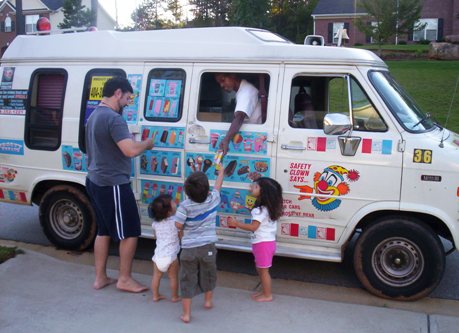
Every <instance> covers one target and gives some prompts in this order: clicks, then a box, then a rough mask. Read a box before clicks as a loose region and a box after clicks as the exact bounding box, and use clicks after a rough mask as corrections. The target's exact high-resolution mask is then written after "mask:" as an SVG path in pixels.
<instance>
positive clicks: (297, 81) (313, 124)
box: [288, 75, 387, 132]
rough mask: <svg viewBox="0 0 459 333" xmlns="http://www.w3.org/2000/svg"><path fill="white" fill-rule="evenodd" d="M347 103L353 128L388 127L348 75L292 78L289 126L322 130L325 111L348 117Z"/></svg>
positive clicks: (384, 129) (380, 130)
mask: <svg viewBox="0 0 459 333" xmlns="http://www.w3.org/2000/svg"><path fill="white" fill-rule="evenodd" d="M348 78H349V79H348ZM349 92H350V93H351V96H349ZM349 101H351V103H349ZM350 105H352V115H353V117H354V119H353V123H354V130H355V131H367V132H368V131H372V132H385V131H386V130H387V125H386V123H385V122H384V120H383V119H382V118H381V116H380V115H379V113H378V112H377V111H376V109H375V107H374V106H373V104H371V102H370V100H369V99H368V97H367V95H366V94H365V92H364V91H363V89H362V88H361V87H360V85H359V84H358V82H357V81H356V80H355V79H354V78H352V77H348V76H302V75H299V76H296V77H294V78H293V80H292V85H291V88H290V106H289V120H288V121H289V125H290V126H291V127H293V128H309V129H322V128H323V119H324V117H325V114H327V113H342V114H345V115H347V116H349V115H350V113H351V112H350V111H351V110H350Z"/></svg>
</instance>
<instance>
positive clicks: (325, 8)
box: [312, 0, 366, 16]
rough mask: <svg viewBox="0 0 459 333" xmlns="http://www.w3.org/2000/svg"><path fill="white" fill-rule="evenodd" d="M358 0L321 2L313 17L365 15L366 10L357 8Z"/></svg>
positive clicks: (324, 0)
mask: <svg viewBox="0 0 459 333" xmlns="http://www.w3.org/2000/svg"><path fill="white" fill-rule="evenodd" d="M357 2H358V1H357V0H319V2H318V3H317V6H316V8H314V10H313V11H312V15H313V16H314V15H342V14H364V13H366V12H365V10H364V9H362V8H359V7H358V6H357Z"/></svg>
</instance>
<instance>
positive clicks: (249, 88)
mask: <svg viewBox="0 0 459 333" xmlns="http://www.w3.org/2000/svg"><path fill="white" fill-rule="evenodd" d="M215 80H216V81H217V82H218V84H219V85H220V87H221V88H222V89H224V90H225V91H228V92H232V91H235V92H236V107H235V109H234V117H233V121H232V122H231V126H230V128H229V130H228V133H227V134H226V136H225V138H224V139H223V140H222V142H221V143H220V150H222V151H223V156H225V155H226V154H227V153H228V147H229V142H230V140H231V139H232V138H233V136H234V135H235V134H236V133H237V132H239V129H240V128H241V126H242V124H243V123H244V122H246V123H248V124H261V123H262V115H261V102H260V100H259V98H258V89H257V88H255V87H254V86H253V85H252V84H251V83H250V82H248V81H247V80H244V79H241V78H239V77H238V76H237V75H236V74H235V73H216V74H215Z"/></svg>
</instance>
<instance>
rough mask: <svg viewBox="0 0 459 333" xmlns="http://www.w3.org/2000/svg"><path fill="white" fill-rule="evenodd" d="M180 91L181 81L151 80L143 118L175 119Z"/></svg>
mask: <svg viewBox="0 0 459 333" xmlns="http://www.w3.org/2000/svg"><path fill="white" fill-rule="evenodd" d="M181 90H182V81H181V80H162V79H151V80H150V87H149V90H148V93H149V96H148V99H147V105H146V112H145V117H147V118H167V119H174V118H177V117H178V113H179V104H180V93H181Z"/></svg>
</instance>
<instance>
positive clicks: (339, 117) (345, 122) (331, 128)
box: [324, 113, 352, 135]
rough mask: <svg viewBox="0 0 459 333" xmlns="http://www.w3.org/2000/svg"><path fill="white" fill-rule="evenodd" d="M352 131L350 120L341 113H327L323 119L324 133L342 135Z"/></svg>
mask: <svg viewBox="0 0 459 333" xmlns="http://www.w3.org/2000/svg"><path fill="white" fill-rule="evenodd" d="M351 129H352V124H351V120H350V119H349V117H348V116H346V115H344V114H342V113H329V114H327V115H325V117H324V133H325V134H330V135H343V134H345V133H347V132H349V131H350V130H351Z"/></svg>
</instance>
